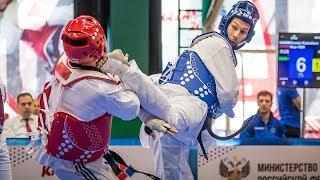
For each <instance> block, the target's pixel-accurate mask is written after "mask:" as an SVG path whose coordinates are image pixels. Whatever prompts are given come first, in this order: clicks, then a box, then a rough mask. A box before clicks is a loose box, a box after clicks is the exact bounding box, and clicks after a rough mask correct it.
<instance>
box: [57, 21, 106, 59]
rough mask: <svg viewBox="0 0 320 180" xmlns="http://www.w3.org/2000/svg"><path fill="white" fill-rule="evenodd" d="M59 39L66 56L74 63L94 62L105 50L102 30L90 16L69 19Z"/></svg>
mask: <svg viewBox="0 0 320 180" xmlns="http://www.w3.org/2000/svg"><path fill="white" fill-rule="evenodd" d="M61 39H62V41H63V47H64V50H65V52H66V54H67V56H68V58H69V59H70V61H71V62H74V63H78V64H86V63H90V62H95V61H97V60H98V59H99V58H101V56H104V55H105V53H106V52H107V47H106V38H105V34H104V31H103V29H102V27H101V25H100V24H99V22H98V21H97V20H96V19H95V18H93V17H91V16H86V15H81V16H79V17H77V18H75V19H73V20H71V21H69V23H68V24H67V26H66V27H65V28H64V30H63V33H62V36H61Z"/></svg>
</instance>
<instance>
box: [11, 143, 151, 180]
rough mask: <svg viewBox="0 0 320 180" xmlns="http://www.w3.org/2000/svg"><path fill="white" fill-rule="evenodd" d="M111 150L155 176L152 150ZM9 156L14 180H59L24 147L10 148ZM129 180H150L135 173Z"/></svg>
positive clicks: (134, 148) (111, 148) (127, 161)
mask: <svg viewBox="0 0 320 180" xmlns="http://www.w3.org/2000/svg"><path fill="white" fill-rule="evenodd" d="M110 150H113V151H115V152H116V153H118V154H119V155H120V156H121V157H122V158H123V160H124V161H125V162H126V163H127V165H128V166H132V167H133V168H134V169H136V170H138V171H143V172H146V173H149V174H153V175H155V171H154V168H153V156H152V151H151V149H146V148H143V147H141V146H111V147H110ZM9 154H10V159H11V166H12V174H13V179H14V180H26V179H32V180H38V179H48V180H51V179H54V180H55V179H58V178H57V177H56V176H55V175H52V171H51V170H50V169H49V168H48V167H42V166H39V165H38V164H37V163H36V162H35V160H33V159H32V157H31V155H29V154H27V153H26V151H25V148H24V147H19V146H9ZM127 179H132V180H144V179H146V180H147V179H150V178H149V177H148V176H146V175H143V174H139V173H134V174H133V175H132V176H131V177H128V178H127Z"/></svg>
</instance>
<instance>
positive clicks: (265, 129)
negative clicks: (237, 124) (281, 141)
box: [240, 91, 284, 139]
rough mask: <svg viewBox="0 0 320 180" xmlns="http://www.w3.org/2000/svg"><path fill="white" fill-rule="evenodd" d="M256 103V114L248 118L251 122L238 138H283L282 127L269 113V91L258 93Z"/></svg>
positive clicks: (270, 95)
mask: <svg viewBox="0 0 320 180" xmlns="http://www.w3.org/2000/svg"><path fill="white" fill-rule="evenodd" d="M257 103H258V106H259V109H258V112H257V113H256V114H255V115H253V116H251V117H250V118H253V121H252V122H251V124H250V125H249V126H248V127H247V128H246V129H245V130H244V131H243V132H242V133H241V134H240V138H241V139H245V138H260V137H266V138H271V137H284V126H283V125H282V123H281V122H280V121H279V120H277V119H276V118H275V117H274V116H273V114H272V112H271V106H272V94H271V93H270V92H269V91H261V92H259V93H258V96H257ZM250 118H249V119H250Z"/></svg>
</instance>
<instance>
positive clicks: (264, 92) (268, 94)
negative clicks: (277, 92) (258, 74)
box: [257, 91, 273, 101]
mask: <svg viewBox="0 0 320 180" xmlns="http://www.w3.org/2000/svg"><path fill="white" fill-rule="evenodd" d="M260 96H270V97H271V101H272V99H273V95H272V93H271V92H269V91H260V92H259V93H258V95H257V99H258V98H259V97H260Z"/></svg>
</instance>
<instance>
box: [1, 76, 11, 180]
mask: <svg viewBox="0 0 320 180" xmlns="http://www.w3.org/2000/svg"><path fill="white" fill-rule="evenodd" d="M0 100H1V102H0V179H1V180H11V179H12V170H11V163H10V158H9V151H8V147H7V143H6V137H4V134H3V133H2V128H3V122H4V102H5V100H6V88H5V86H4V84H3V82H2V80H1V78H0Z"/></svg>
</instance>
